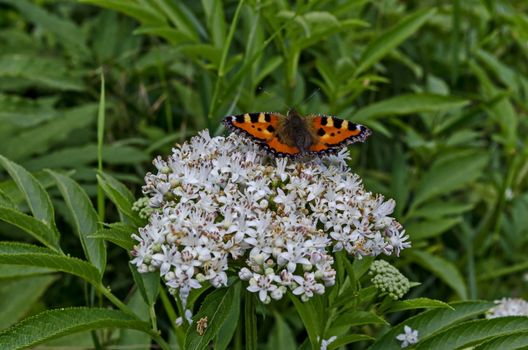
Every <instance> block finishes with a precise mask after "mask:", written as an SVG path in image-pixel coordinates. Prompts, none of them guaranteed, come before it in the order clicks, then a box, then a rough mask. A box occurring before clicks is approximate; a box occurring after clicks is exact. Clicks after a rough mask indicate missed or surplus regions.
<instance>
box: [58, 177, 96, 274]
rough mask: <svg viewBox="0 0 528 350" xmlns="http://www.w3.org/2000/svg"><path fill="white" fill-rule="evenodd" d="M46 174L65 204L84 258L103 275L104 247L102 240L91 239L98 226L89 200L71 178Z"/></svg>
mask: <svg viewBox="0 0 528 350" xmlns="http://www.w3.org/2000/svg"><path fill="white" fill-rule="evenodd" d="M48 173H49V174H50V175H51V176H53V178H54V179H55V181H56V183H57V186H58V188H59V190H60V192H61V194H62V197H63V198H64V201H65V202H66V205H67V207H68V209H69V211H70V215H71V217H72V218H73V222H74V224H75V227H74V228H75V232H76V233H77V235H78V236H79V239H80V240H81V245H82V247H83V250H84V254H85V256H86V258H87V259H88V261H89V262H91V263H92V264H93V265H94V266H95V267H97V269H98V270H99V272H100V273H101V274H103V272H104V270H105V266H106V246H105V243H104V240H103V239H101V238H94V237H91V234H93V233H95V232H96V231H98V230H99V228H100V224H99V218H98V217H97V212H96V211H95V209H94V207H93V205H92V202H91V201H90V198H89V197H88V195H87V194H86V192H84V190H83V188H82V187H81V186H80V185H79V184H78V183H77V182H75V181H73V180H72V179H71V178H69V177H67V176H64V175H61V174H59V173H57V172H54V171H51V170H48Z"/></svg>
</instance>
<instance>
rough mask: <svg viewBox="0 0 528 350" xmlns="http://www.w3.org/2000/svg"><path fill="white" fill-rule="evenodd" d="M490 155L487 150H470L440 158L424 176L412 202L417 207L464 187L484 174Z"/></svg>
mask: <svg viewBox="0 0 528 350" xmlns="http://www.w3.org/2000/svg"><path fill="white" fill-rule="evenodd" d="M488 159H489V156H488V154H487V153H485V152H475V151H472V150H468V151H467V152H463V153H461V154H459V155H456V156H454V157H451V158H449V159H439V160H437V161H435V163H433V165H432V166H431V168H430V169H429V171H427V173H426V174H425V175H424V176H423V177H422V180H421V181H420V183H419V184H418V188H417V189H416V196H415V198H414V202H413V204H412V206H413V207H417V206H418V205H420V204H421V203H423V202H425V201H427V200H428V199H431V198H433V197H435V196H438V195H442V194H446V193H449V192H451V191H454V190H457V189H461V188H464V187H465V186H466V185H467V184H468V183H470V182H472V181H474V180H475V179H477V178H478V177H479V176H481V175H482V171H483V169H484V167H485V166H486V164H487V163H488Z"/></svg>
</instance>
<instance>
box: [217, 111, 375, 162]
mask: <svg viewBox="0 0 528 350" xmlns="http://www.w3.org/2000/svg"><path fill="white" fill-rule="evenodd" d="M224 124H225V126H226V128H228V129H230V130H231V131H235V132H238V133H240V134H242V135H244V136H246V137H248V138H249V139H251V140H252V141H254V142H255V143H256V144H258V145H259V146H262V147H263V148H264V149H265V150H267V151H268V152H269V153H271V154H273V155H274V156H276V157H290V158H297V157H303V156H315V155H325V154H328V153H333V152H336V151H338V150H340V149H341V148H343V147H345V146H347V145H349V144H352V143H354V142H364V141H365V139H366V138H367V137H368V136H369V135H370V134H371V131H370V129H368V128H367V127H366V126H364V125H361V124H354V123H351V122H349V121H347V120H343V119H339V118H336V117H331V116H327V115H307V116H304V117H303V116H301V115H300V114H299V113H297V111H295V110H290V111H289V112H288V114H287V115H286V116H284V115H282V114H279V113H269V112H260V113H245V114H239V115H229V116H227V117H225V118H224Z"/></svg>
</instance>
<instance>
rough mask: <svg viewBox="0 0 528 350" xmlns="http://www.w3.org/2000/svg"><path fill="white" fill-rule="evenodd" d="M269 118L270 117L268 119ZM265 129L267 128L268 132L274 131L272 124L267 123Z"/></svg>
mask: <svg viewBox="0 0 528 350" xmlns="http://www.w3.org/2000/svg"><path fill="white" fill-rule="evenodd" d="M270 120H271V119H270ZM266 130H268V131H269V132H274V131H275V128H274V127H273V126H272V125H268V127H267V128H266Z"/></svg>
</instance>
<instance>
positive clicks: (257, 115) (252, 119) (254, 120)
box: [249, 113, 259, 123]
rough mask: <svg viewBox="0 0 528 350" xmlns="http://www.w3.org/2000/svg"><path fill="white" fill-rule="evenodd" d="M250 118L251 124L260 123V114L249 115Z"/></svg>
mask: <svg viewBox="0 0 528 350" xmlns="http://www.w3.org/2000/svg"><path fill="white" fill-rule="evenodd" d="M249 117H250V118H251V122H252V123H258V121H259V113H251V114H250V115H249Z"/></svg>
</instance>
